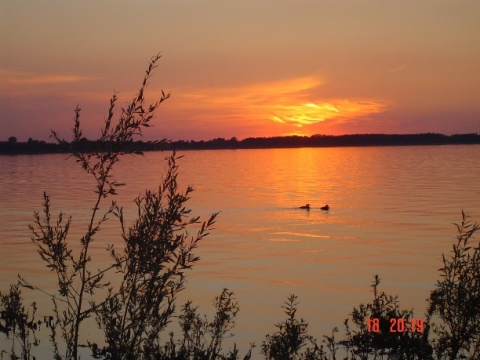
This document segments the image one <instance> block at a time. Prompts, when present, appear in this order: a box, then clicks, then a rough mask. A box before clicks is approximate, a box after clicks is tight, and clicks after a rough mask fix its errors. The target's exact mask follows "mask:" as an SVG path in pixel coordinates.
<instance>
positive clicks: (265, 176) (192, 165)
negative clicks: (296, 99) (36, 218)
mask: <svg viewBox="0 0 480 360" xmlns="http://www.w3.org/2000/svg"><path fill="white" fill-rule="evenodd" d="M182 154H183V155H185V156H184V157H183V158H182V159H181V160H180V182H181V183H182V186H183V187H185V186H186V185H193V186H194V187H195V189H196V191H195V192H194V193H193V195H192V198H191V200H190V201H189V205H190V207H191V208H192V209H193V214H195V215H200V216H202V217H203V218H205V219H206V217H207V216H208V215H209V214H210V213H212V212H216V211H220V215H219V217H218V220H217V224H216V229H215V230H214V231H213V232H212V233H211V235H210V236H209V237H208V238H206V239H205V240H204V241H203V242H202V244H201V246H200V248H199V250H198V254H199V255H200V257H201V261H200V262H199V264H198V266H196V267H195V268H194V270H193V271H192V272H191V273H190V274H189V277H188V285H187V290H186V291H185V292H184V293H183V294H182V296H181V301H184V300H187V299H192V300H193V301H194V303H196V304H197V305H199V306H200V309H201V310H202V311H204V312H207V313H208V312H210V311H211V308H212V307H211V302H212V299H213V298H214V296H216V295H218V294H219V293H220V291H221V290H222V289H223V288H225V287H226V288H229V289H231V290H234V291H235V293H236V295H237V299H238V301H239V303H240V312H239V314H238V319H237V326H236V331H235V334H236V335H235V338H236V341H237V342H238V343H239V344H240V346H241V347H240V348H241V349H242V350H244V349H246V348H247V345H248V343H249V342H253V341H255V342H256V343H257V344H260V343H261V341H262V340H263V339H264V336H265V334H266V333H267V332H272V331H273V330H274V328H273V324H275V323H278V322H280V321H281V320H283V318H284V314H283V313H282V309H281V308H280V306H281V305H282V304H283V301H284V300H285V298H286V296H287V295H289V294H291V293H295V294H297V295H298V296H299V300H300V303H301V304H300V310H299V314H300V316H302V317H304V318H305V319H306V320H307V321H308V322H309V324H310V330H311V333H312V334H313V335H314V336H315V337H317V338H320V337H321V336H322V335H324V334H329V333H330V331H331V329H332V328H333V327H334V326H338V327H341V325H342V322H343V320H344V319H345V318H346V317H347V316H348V314H349V313H350V312H351V310H352V308H353V306H358V305H359V304H360V303H361V302H367V301H369V300H370V299H371V294H370V288H369V285H370V283H371V281H372V276H373V275H374V274H379V275H380V277H381V279H382V284H381V286H382V288H383V290H385V291H386V292H388V293H390V294H392V295H396V294H397V295H399V300H400V305H401V307H402V308H413V309H414V310H415V316H417V317H421V316H422V315H423V313H424V311H425V309H426V302H425V299H426V298H427V297H428V295H429V291H430V290H431V289H432V288H433V286H434V284H435V281H436V280H437V279H438V273H437V269H438V268H439V267H440V264H441V263H440V259H441V254H442V252H445V253H447V252H449V251H450V249H451V243H452V241H453V240H454V236H455V228H454V226H453V225H452V223H453V222H457V221H459V220H460V213H461V210H462V209H464V210H465V211H466V212H467V213H468V214H470V215H471V216H472V218H473V219H474V220H476V221H480V201H479V200H480V181H479V179H480V170H479V169H480V168H479V165H478V164H479V163H480V146H478V145H471V146H432V147H430V146H424V147H420V146H417V147H371V148H353V147H352V148H302V149H265V150H225V151H220V150H219V151H190V152H185V153H182ZM167 155H168V154H167V153H160V152H155V153H147V154H145V156H144V157H128V158H124V159H123V160H122V161H121V162H120V164H119V166H118V167H117V169H116V172H115V173H114V175H115V177H116V178H117V179H118V180H121V181H125V182H127V186H126V187H124V188H122V189H121V190H120V194H119V195H118V196H117V197H116V200H117V201H118V202H120V203H121V204H122V205H123V206H124V207H125V209H126V214H127V215H128V217H129V219H130V220H133V216H134V215H135V212H134V204H133V201H132V200H133V199H134V198H135V197H136V196H137V195H139V194H141V193H142V191H143V190H144V189H145V188H150V189H155V188H157V187H158V184H159V183H160V182H161V179H162V175H163V174H164V172H165V162H164V161H163V159H164V157H166V156H167ZM0 168H1V169H2V170H1V173H0V229H1V231H0V289H2V290H4V291H5V290H7V287H8V284H10V283H11V282H14V281H15V278H16V275H17V273H21V274H22V275H23V276H24V277H26V278H28V279H29V280H31V281H32V282H33V283H36V284H38V285H42V286H43V287H44V288H46V289H54V282H52V281H51V280H49V279H50V277H49V276H48V275H50V273H49V271H48V270H47V269H46V268H45V267H44V266H43V264H41V262H40V260H39V256H38V255H37V254H36V251H35V249H34V247H33V246H32V244H31V242H30V234H29V230H28V223H31V222H32V220H33V216H32V214H33V210H41V209H42V207H41V203H42V194H43V191H46V192H47V193H48V195H50V196H51V203H52V210H53V213H58V212H59V211H63V212H65V213H66V214H68V215H71V216H72V217H73V228H72V234H71V235H72V236H71V241H72V242H74V241H75V240H76V239H78V237H79V234H81V233H82V230H84V229H85V228H86V219H87V217H88V213H89V209H91V208H92V206H93V205H94V200H95V199H94V194H93V190H94V184H93V183H92V181H91V179H90V178H89V176H88V175H85V174H83V173H82V172H81V170H80V168H79V166H78V165H77V164H75V162H74V161H73V160H72V159H69V160H65V155H32V156H28V155H22V156H2V157H0ZM305 203H310V204H311V206H312V210H311V211H310V212H307V211H304V210H303V211H302V210H299V209H298V206H300V205H304V204H305ZM325 204H329V205H330V206H331V210H330V211H329V212H325V211H321V210H320V209H319V207H320V206H323V205H325ZM109 243H118V244H119V245H120V244H121V241H120V239H119V237H118V226H117V223H116V221H115V219H112V220H111V221H110V222H109V224H108V225H107V226H106V227H105V230H104V232H103V235H102V237H101V238H99V239H97V240H96V243H95V245H96V246H95V249H96V251H97V254H96V256H97V259H98V261H99V262H100V263H108V256H107V255H106V252H105V251H104V249H105V247H106V244H109ZM341 333H342V332H341Z"/></svg>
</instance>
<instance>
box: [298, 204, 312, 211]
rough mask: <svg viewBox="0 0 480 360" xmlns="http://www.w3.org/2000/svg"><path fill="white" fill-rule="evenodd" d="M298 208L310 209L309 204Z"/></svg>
mask: <svg viewBox="0 0 480 360" xmlns="http://www.w3.org/2000/svg"><path fill="white" fill-rule="evenodd" d="M300 209H305V210H310V204H307V205H305V206H300Z"/></svg>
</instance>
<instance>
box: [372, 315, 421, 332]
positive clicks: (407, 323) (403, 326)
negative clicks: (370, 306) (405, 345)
mask: <svg viewBox="0 0 480 360" xmlns="http://www.w3.org/2000/svg"><path fill="white" fill-rule="evenodd" d="M389 321H390V328H389V331H390V332H391V333H403V332H406V331H411V332H423V329H424V325H423V319H421V318H417V319H409V320H406V319H404V318H391V319H390V320H389ZM366 323H367V331H368V332H380V319H379V318H367V319H366Z"/></svg>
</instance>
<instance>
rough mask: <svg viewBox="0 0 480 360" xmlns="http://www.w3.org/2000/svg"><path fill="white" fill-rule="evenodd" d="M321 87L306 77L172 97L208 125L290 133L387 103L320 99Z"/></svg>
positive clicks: (366, 112)
mask: <svg viewBox="0 0 480 360" xmlns="http://www.w3.org/2000/svg"><path fill="white" fill-rule="evenodd" d="M322 85H324V82H323V81H322V80H321V79H320V78H318V77H314V76H309V77H300V78H295V79H288V80H282V81H274V82H269V83H260V84H254V85H246V86H243V87H232V88H207V89H199V90H198V91H197V92H195V93H192V92H191V90H190V91H186V92H182V91H180V92H174V96H175V98H176V102H177V104H176V106H178V107H179V111H184V112H190V113H189V114H188V116H189V117H190V118H192V116H193V117H196V118H197V119H198V120H201V121H202V122H203V121H209V122H210V123H211V124H212V125H213V124H214V123H218V122H220V121H222V123H224V122H225V121H230V122H235V123H236V124H237V125H240V126H242V125H243V126H250V127H256V128H258V127H259V126H261V127H263V128H270V129H271V130H273V129H272V126H274V124H276V126H277V129H276V131H277V132H278V131H282V130H280V129H279V128H278V127H279V126H280V127H284V128H285V129H284V131H282V132H285V131H291V130H288V127H290V128H291V127H294V128H301V127H308V126H310V125H313V124H317V123H321V122H324V121H330V120H334V119H335V120H336V121H341V122H346V121H348V120H349V119H352V118H358V117H362V118H365V116H367V115H369V114H374V113H379V112H383V111H385V110H386V106H387V103H386V102H385V101H380V100H377V99H363V98H362V99H342V98H333V99H332V98H324V97H322V96H320V95H318V93H319V88H320V87H321V86H322ZM174 106H175V105H174ZM181 109H183V110H181ZM190 110H191V111H190ZM269 124H270V126H269ZM270 133H272V131H270ZM272 135H273V134H272Z"/></svg>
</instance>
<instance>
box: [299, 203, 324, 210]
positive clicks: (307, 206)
mask: <svg viewBox="0 0 480 360" xmlns="http://www.w3.org/2000/svg"><path fill="white" fill-rule="evenodd" d="M300 209H305V210H310V204H307V205H305V206H300ZM329 209H330V206H328V205H325V206H322V207H321V208H320V210H325V211H328V210H329Z"/></svg>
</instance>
